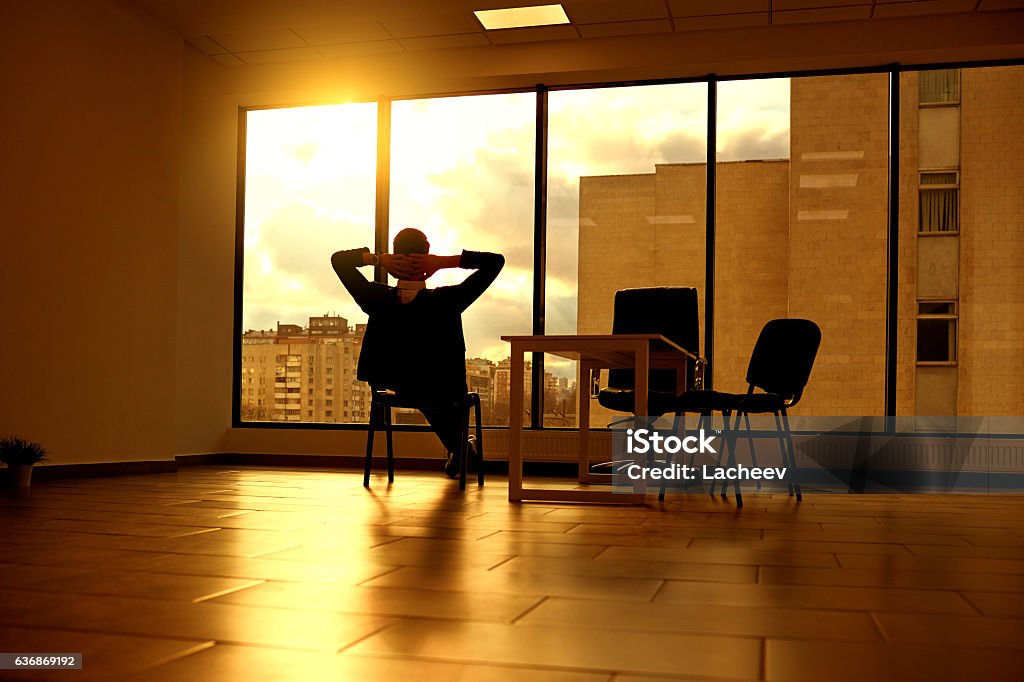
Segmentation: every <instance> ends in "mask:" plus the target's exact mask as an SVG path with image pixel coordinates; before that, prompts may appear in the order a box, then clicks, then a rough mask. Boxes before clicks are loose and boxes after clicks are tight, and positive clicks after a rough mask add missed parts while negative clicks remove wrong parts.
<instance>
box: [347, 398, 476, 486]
mask: <svg viewBox="0 0 1024 682" xmlns="http://www.w3.org/2000/svg"><path fill="white" fill-rule="evenodd" d="M372 393H373V397H372V398H371V400H370V422H369V429H368V430H367V433H366V459H365V461H364V463H363V486H364V487H367V488H369V487H370V469H371V468H372V466H373V435H374V433H375V432H377V431H379V430H381V429H382V428H383V429H384V433H385V438H386V440H387V452H388V483H394V481H395V450H394V444H393V442H392V429H391V427H392V421H391V410H392V409H393V408H395V407H416V405H414V404H405V403H403V402H402V401H401V400H400V399H399V398H398V396H396V395H395V392H394V391H390V390H387V389H373V391H372ZM459 402H460V403H461V405H460V407H461V408H462V414H463V415H465V418H464V419H463V422H462V433H461V438H460V442H461V443H462V462H461V465H460V468H459V490H465V489H466V473H467V471H468V470H469V413H470V411H471V410H475V412H476V454H477V457H476V474H477V484H478V485H483V484H484V440H483V426H482V424H481V416H480V394H479V393H467V394H466V397H465V400H463V401H459Z"/></svg>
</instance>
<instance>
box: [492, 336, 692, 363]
mask: <svg viewBox="0 0 1024 682" xmlns="http://www.w3.org/2000/svg"><path fill="white" fill-rule="evenodd" d="M501 340H502V341H508V342H509V343H513V344H516V345H522V346H525V347H526V350H536V351H544V352H550V353H552V354H553V355H560V356H562V357H568V358H570V359H580V357H581V356H587V355H589V354H590V353H592V352H600V353H601V354H602V355H603V354H604V353H607V352H614V353H628V354H632V353H634V352H635V350H636V348H637V346H638V345H639V343H640V342H647V344H648V348H649V349H650V351H651V353H652V355H666V354H667V355H676V356H679V355H682V356H685V357H688V358H693V359H696V357H697V356H696V355H695V354H694V353H691V352H690V351H688V350H686V349H685V348H683V347H682V346H680V345H678V344H676V343H675V342H673V341H670V340H669V339H667V338H665V337H664V336H662V335H661V334H536V335H531V336H502V337H501Z"/></svg>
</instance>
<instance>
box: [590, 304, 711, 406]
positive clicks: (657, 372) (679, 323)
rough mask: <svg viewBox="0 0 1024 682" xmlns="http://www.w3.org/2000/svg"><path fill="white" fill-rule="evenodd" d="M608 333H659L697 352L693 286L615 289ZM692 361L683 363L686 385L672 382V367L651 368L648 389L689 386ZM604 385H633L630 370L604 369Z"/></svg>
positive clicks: (697, 319)
mask: <svg viewBox="0 0 1024 682" xmlns="http://www.w3.org/2000/svg"><path fill="white" fill-rule="evenodd" d="M612 334H661V335H662V336H664V337H666V338H667V339H669V340H671V341H673V342H675V343H676V344H678V345H680V346H682V347H683V348H685V349H686V350H688V351H690V352H691V353H694V354H695V355H699V354H700V316H699V312H698V309H697V290H696V289H692V288H690V287H649V288H644V289H621V290H619V291H616V292H615V309H614V320H613V321H612ZM693 372H694V363H692V362H690V363H688V364H687V376H686V386H685V387H684V386H676V370H674V369H653V370H651V373H650V375H649V378H648V387H649V388H650V390H652V391H666V392H674V393H681V392H682V391H683V390H684V389H685V388H688V387H690V386H693ZM608 387H609V388H618V389H628V388H633V370H630V369H613V370H609V372H608Z"/></svg>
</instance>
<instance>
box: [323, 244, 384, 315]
mask: <svg viewBox="0 0 1024 682" xmlns="http://www.w3.org/2000/svg"><path fill="white" fill-rule="evenodd" d="M371 258H372V254H371V253H370V250H369V249H368V248H366V247H365V246H364V247H363V248H361V249H350V250H348V251H338V252H336V253H335V254H333V255H332V256H331V265H332V266H334V271H335V272H336V273H338V279H340V280H341V283H342V284H344V285H345V288H346V289H348V293H350V294H352V298H354V299H355V301H356V303H357V304H358V305H359V307H360V308H361V309H362V310H363V312H364V313H366V314H369V313H370V309H371V308H373V307H374V306H375V305H376V303H378V302H379V301H380V300H381V297H382V296H383V295H384V291H383V290H382V289H381V288H380V287H376V286H374V285H373V284H371V283H370V282H369V281H367V279H366V277H364V276H363V273H361V272H359V267H360V266H363V265H369V264H370V260H371Z"/></svg>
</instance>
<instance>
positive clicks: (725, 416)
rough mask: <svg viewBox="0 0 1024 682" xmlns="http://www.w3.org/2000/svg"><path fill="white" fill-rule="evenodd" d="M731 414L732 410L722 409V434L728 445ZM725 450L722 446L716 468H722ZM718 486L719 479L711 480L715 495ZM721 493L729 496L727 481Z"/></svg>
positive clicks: (712, 492) (712, 491)
mask: <svg viewBox="0 0 1024 682" xmlns="http://www.w3.org/2000/svg"><path fill="white" fill-rule="evenodd" d="M730 414H731V412H730V411H728V410H723V411H722V436H723V437H724V441H725V443H726V445H728V443H729V415H730ZM713 419H714V418H713V416H712V421H713ZM712 426H714V424H712ZM725 450H726V448H722V449H721V450H719V451H718V460H717V461H716V462H715V468H716V469H721V468H722V456H723V455H724V454H725ZM717 487H718V481H716V480H712V481H711V495H712V496H714V494H715V488H717ZM719 494H720V495H721V496H722V497H727V496H728V493H727V492H726V490H725V483H722V492H721V493H719Z"/></svg>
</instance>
